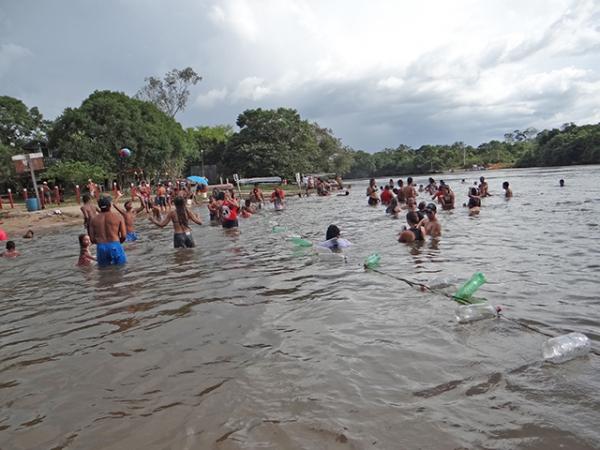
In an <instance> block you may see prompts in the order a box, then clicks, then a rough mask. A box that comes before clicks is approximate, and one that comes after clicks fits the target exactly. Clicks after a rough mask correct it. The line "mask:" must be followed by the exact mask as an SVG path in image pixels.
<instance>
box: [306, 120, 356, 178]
mask: <svg viewBox="0 0 600 450" xmlns="http://www.w3.org/2000/svg"><path fill="white" fill-rule="evenodd" d="M312 128H313V132H314V135H315V138H316V141H317V146H318V147H319V151H318V153H317V155H316V157H315V159H314V160H313V165H314V166H313V169H314V171H315V172H327V173H332V174H334V173H335V174H339V175H344V174H346V173H347V172H348V171H349V170H350V167H352V165H353V164H354V154H353V151H352V149H351V148H349V147H345V146H343V145H342V141H341V140H340V139H338V138H336V137H335V136H334V135H333V132H332V131H331V130H330V129H327V128H322V127H320V126H319V125H318V124H316V123H313V124H312Z"/></svg>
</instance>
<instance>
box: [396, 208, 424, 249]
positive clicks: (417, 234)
mask: <svg viewBox="0 0 600 450" xmlns="http://www.w3.org/2000/svg"><path fill="white" fill-rule="evenodd" d="M406 222H407V223H408V226H409V228H408V230H406V229H405V230H403V231H401V232H400V233H399V234H400V237H399V238H398V242H401V243H409V242H415V241H423V240H424V239H425V236H427V233H426V231H425V227H423V226H422V225H419V215H418V214H417V213H416V211H410V212H409V213H408V214H407V215H406Z"/></svg>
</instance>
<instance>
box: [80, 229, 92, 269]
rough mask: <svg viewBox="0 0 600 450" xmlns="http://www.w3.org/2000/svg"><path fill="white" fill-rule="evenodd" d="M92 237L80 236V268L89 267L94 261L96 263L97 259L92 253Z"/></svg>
mask: <svg viewBox="0 0 600 450" xmlns="http://www.w3.org/2000/svg"><path fill="white" fill-rule="evenodd" d="M91 244H92V242H91V241H90V237H89V236H88V235H87V234H80V235H79V261H77V266H78V267H83V266H89V265H90V264H92V261H96V257H95V256H92V254H91V253H90V245H91Z"/></svg>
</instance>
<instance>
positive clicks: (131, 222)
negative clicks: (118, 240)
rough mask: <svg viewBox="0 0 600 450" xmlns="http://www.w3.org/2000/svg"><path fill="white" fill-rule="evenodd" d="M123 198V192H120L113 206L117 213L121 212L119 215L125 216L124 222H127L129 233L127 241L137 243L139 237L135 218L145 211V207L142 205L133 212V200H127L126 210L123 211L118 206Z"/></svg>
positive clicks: (126, 228) (126, 227) (126, 226)
mask: <svg viewBox="0 0 600 450" xmlns="http://www.w3.org/2000/svg"><path fill="white" fill-rule="evenodd" d="M121 197H123V194H122V193H121V192H118V193H117V197H116V198H115V201H114V202H113V206H114V207H115V209H116V210H117V211H119V213H120V214H121V215H122V216H123V220H124V221H125V230H126V231H127V238H126V239H125V240H126V241H137V240H138V235H137V233H136V232H135V218H136V217H137V214H138V213H139V212H141V211H143V210H144V205H143V204H142V205H141V206H140V207H139V208H138V209H136V210H135V211H133V203H132V202H131V200H127V201H126V202H125V210H123V209H121V208H120V207H119V205H117V202H118V201H119V199H120V198H121Z"/></svg>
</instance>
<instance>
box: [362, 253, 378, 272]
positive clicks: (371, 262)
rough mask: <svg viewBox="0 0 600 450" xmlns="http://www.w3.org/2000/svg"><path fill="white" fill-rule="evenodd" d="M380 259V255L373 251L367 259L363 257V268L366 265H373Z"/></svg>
mask: <svg viewBox="0 0 600 450" xmlns="http://www.w3.org/2000/svg"><path fill="white" fill-rule="evenodd" d="M380 259H381V255H380V254H379V253H375V254H374V255H371V256H369V257H368V258H367V259H365V262H364V265H365V269H366V268H367V267H374V266H375V265H376V264H377V263H378V262H379V260H380Z"/></svg>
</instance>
